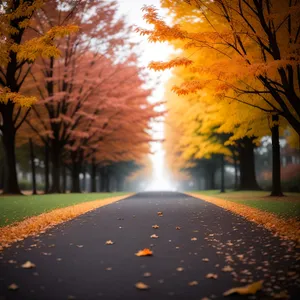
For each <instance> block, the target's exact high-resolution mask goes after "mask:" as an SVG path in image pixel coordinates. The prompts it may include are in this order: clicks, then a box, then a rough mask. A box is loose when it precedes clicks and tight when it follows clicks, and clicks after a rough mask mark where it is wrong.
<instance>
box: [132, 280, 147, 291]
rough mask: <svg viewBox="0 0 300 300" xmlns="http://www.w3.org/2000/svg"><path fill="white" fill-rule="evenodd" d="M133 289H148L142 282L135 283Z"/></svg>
mask: <svg viewBox="0 0 300 300" xmlns="http://www.w3.org/2000/svg"><path fill="white" fill-rule="evenodd" d="M135 287H136V288H137V289H138V290H148V289H149V288H150V287H149V285H147V284H145V283H143V282H137V283H136V284H135Z"/></svg>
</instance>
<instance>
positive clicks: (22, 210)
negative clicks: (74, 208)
mask: <svg viewBox="0 0 300 300" xmlns="http://www.w3.org/2000/svg"><path fill="white" fill-rule="evenodd" d="M126 194H128V193H89V194H49V195H33V196H0V212H1V214H0V227H1V226H5V225H9V224H11V223H14V222H16V221H21V220H23V219H25V218H28V217H31V216H36V215H39V214H41V213H44V212H48V211H51V210H53V209H56V208H62V207H67V206H71V205H74V204H79V203H83V202H88V201H93V200H99V199H106V198H110V197H115V196H122V195H126Z"/></svg>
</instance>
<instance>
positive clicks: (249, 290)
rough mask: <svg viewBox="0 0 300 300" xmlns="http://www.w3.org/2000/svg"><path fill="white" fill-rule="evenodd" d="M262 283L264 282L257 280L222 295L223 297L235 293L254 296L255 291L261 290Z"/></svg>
mask: <svg viewBox="0 0 300 300" xmlns="http://www.w3.org/2000/svg"><path fill="white" fill-rule="evenodd" d="M263 282H264V281H263V280H259V281H256V282H253V283H251V284H248V285H246V286H242V287H236V288H232V289H230V290H228V291H226V292H225V293H223V296H229V295H232V294H235V293H237V294H240V295H249V294H251V295H254V294H255V293H256V292H257V291H259V290H261V289H262V284H263Z"/></svg>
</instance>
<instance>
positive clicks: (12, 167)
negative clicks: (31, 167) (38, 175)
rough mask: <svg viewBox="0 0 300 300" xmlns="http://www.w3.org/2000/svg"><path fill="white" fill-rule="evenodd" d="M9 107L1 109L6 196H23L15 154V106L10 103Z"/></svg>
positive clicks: (4, 191) (4, 188)
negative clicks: (13, 115)
mask: <svg viewBox="0 0 300 300" xmlns="http://www.w3.org/2000/svg"><path fill="white" fill-rule="evenodd" d="M0 105H6V106H7V107H5V108H3V107H2V108H1V112H2V119H3V125H2V128H1V131H2V144H3V148H4V170H5V178H4V187H3V193H4V194H21V191H20V188H19V184H18V178H17V170H16V152H15V137H16V129H15V127H14V124H13V117H12V113H13V104H12V103H11V102H8V103H7V104H3V103H2V104H0Z"/></svg>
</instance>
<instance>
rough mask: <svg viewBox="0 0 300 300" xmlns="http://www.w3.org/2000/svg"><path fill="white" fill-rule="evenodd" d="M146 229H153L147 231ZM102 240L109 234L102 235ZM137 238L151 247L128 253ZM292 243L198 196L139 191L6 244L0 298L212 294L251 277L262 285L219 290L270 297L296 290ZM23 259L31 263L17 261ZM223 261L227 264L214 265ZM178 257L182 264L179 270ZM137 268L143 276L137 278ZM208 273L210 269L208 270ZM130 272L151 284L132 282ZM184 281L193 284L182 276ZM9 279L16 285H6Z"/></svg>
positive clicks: (134, 248) (1, 262) (218, 294)
mask: <svg viewBox="0 0 300 300" xmlns="http://www.w3.org/2000/svg"><path fill="white" fill-rule="evenodd" d="M158 211H162V212H163V216H162V217H159V216H158V215H157V212H158ZM154 224H158V225H159V226H160V227H159V229H156V230H155V229H153V228H152V225H154ZM176 226H180V227H181V229H180V230H176ZM154 233H155V234H157V235H158V236H159V238H158V239H151V238H150V235H152V234H154ZM194 237H196V238H197V240H195V241H192V240H191V238H194ZM107 240H112V241H114V242H115V244H114V245H110V246H108V245H105V241H107ZM146 247H149V248H152V250H153V252H154V256H153V257H137V256H135V255H134V253H135V252H137V251H138V250H140V249H143V248H146ZM295 249H296V248H295V247H294V244H293V243H292V242H287V241H281V240H279V239H278V238H276V237H273V236H272V235H271V234H270V233H269V232H268V231H267V230H265V229H263V228H261V227H259V226H257V225H255V224H253V223H251V222H248V221H246V220H245V219H243V218H242V217H239V216H236V215H234V214H232V213H230V212H227V211H225V210H223V209H222V208H219V207H217V206H214V205H212V204H209V203H207V202H204V201H202V200H199V199H194V198H192V197H189V196H186V195H184V194H180V193H167V192H161V193H141V194H137V195H135V196H133V197H130V198H128V199H126V200H122V201H119V202H116V203H114V204H111V205H108V206H106V207H102V208H99V209H97V210H95V211H93V212H90V213H87V214H85V215H82V216H80V217H79V218H76V219H74V220H72V221H69V222H67V223H65V224H61V225H59V226H57V227H55V228H53V229H51V230H49V231H47V232H46V233H43V234H41V235H40V236H39V237H35V238H28V239H26V240H25V241H23V242H20V243H18V244H15V245H14V246H13V247H11V248H9V249H6V250H5V251H4V252H3V253H2V254H0V258H1V259H0V299H1V300H4V299H5V300H7V299H20V300H27V299H28V300H29V299H30V300H34V299H39V300H44V299H49V300H50V299H51V300H60V299H64V300H66V299H83V300H85V299H87V300H90V299H122V300H124V299H130V300H135V299H139V300H140V299H145V300H148V299H149V300H150V299H151V300H154V299H155V300H160V299H170V300H172V299H181V300H185V299H197V300H200V299H202V298H203V297H208V298H210V299H214V298H222V293H223V292H224V291H226V290H227V289H229V288H231V287H233V286H240V285H244V284H247V282H248V281H249V282H250V281H252V280H254V281H256V280H260V279H264V280H265V282H264V290H263V291H262V292H259V293H258V294H257V295H256V296H250V298H248V296H230V297H227V299H272V297H270V296H268V295H270V293H272V291H273V292H279V291H282V290H288V292H289V294H290V295H291V298H290V299H296V298H297V297H296V295H297V292H298V293H299V278H297V275H295V272H296V273H297V272H298V273H299V264H300V262H299V260H298V261H296V260H295V255H296V253H295ZM298 250H299V249H298ZM203 259H204V261H203ZM9 260H15V261H17V263H8V261H9ZM27 260H29V261H31V262H33V263H35V264H36V268H35V269H22V268H20V265H21V264H22V263H24V262H25V261H27ZM227 265H230V266H231V267H232V268H233V269H234V271H233V273H232V272H223V271H222V270H221V269H222V268H223V267H224V266H227ZM178 267H182V268H184V270H183V271H182V272H178V271H177V270H176V269H177V268H178ZM145 272H150V273H151V274H152V276H151V277H148V278H144V277H143V274H144V273H145ZM208 273H213V274H217V275H218V278H217V279H207V278H206V275H207V274H208ZM138 281H143V282H144V283H146V284H148V285H149V286H150V287H151V288H150V290H147V291H140V290H137V289H136V288H135V286H134V285H135V283H136V282H138ZM191 281H198V283H199V284H198V285H196V286H189V285H188V283H189V282H191ZM13 282H15V283H16V284H17V285H18V286H19V290H17V291H9V290H8V289H7V286H8V285H9V284H11V283H13ZM299 294H300V293H299ZM299 294H298V295H299ZM298 299H299V298H298Z"/></svg>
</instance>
